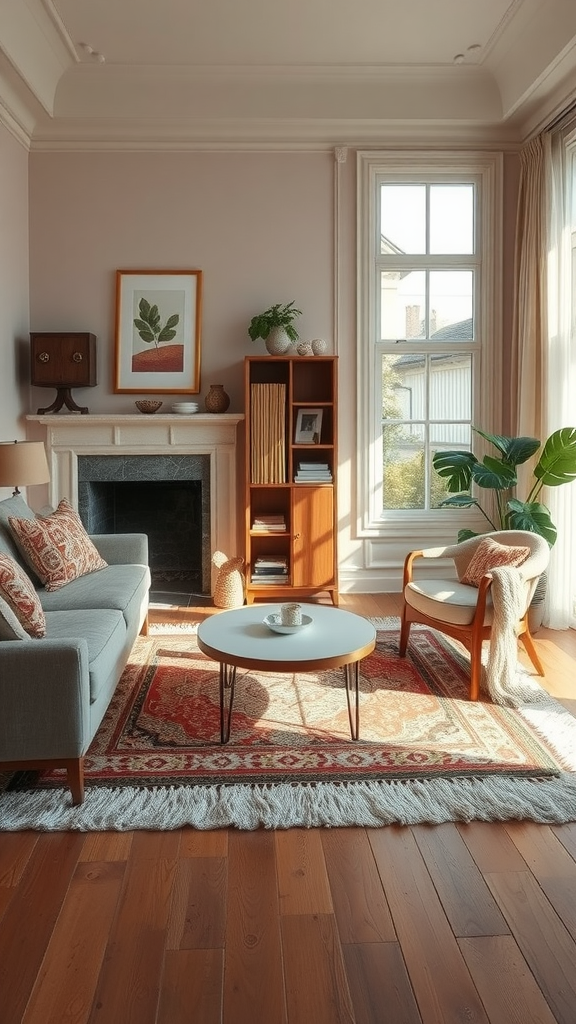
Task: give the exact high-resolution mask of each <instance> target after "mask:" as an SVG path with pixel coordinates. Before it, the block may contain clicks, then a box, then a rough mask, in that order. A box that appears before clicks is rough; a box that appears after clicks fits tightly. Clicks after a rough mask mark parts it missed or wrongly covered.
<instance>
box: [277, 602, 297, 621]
mask: <svg viewBox="0 0 576 1024" xmlns="http://www.w3.org/2000/svg"><path fill="white" fill-rule="evenodd" d="M280 621H281V623H282V625H283V626H301V625H302V608H301V606H300V605H299V604H283V605H281V607H280Z"/></svg>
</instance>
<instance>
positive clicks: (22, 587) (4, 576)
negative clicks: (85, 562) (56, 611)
mask: <svg viewBox="0 0 576 1024" xmlns="http://www.w3.org/2000/svg"><path fill="white" fill-rule="evenodd" d="M0 596H1V597H3V598H4V601H5V602H6V604H7V605H8V606H9V607H10V608H11V609H12V611H13V612H14V615H15V616H16V618H17V619H18V622H19V623H20V625H21V626H22V628H23V629H25V630H26V633H27V634H28V636H34V637H41V636H46V619H45V617H44V609H43V608H42V605H41V604H40V599H39V597H38V594H37V593H36V591H35V590H34V587H33V586H32V582H31V580H29V579H28V577H27V575H26V573H25V572H24V570H23V569H21V568H20V566H19V565H18V562H15V561H14V559H13V558H10V555H3V554H1V553H0Z"/></svg>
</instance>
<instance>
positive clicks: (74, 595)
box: [39, 565, 150, 622]
mask: <svg viewBox="0 0 576 1024" xmlns="http://www.w3.org/2000/svg"><path fill="white" fill-rule="evenodd" d="M149 587H150V570H149V569H148V566H146V565H108V566H106V568H105V569H102V571H101V572H96V573H92V574H91V575H88V576H81V577H80V578H79V579H77V580H73V581H72V583H69V584H68V585H67V586H66V587H62V588H61V589H60V590H56V591H51V592H49V591H47V590H41V591H40V593H39V596H40V600H41V602H42V607H43V608H44V611H45V612H49V611H62V610H66V609H68V608H116V609H118V610H119V611H121V612H122V613H123V615H124V618H125V620H126V621H127V622H128V621H129V620H130V619H132V618H134V619H136V618H138V614H139V609H140V608H141V607H142V604H143V602H144V601H145V600H146V595H147V593H148V589H149Z"/></svg>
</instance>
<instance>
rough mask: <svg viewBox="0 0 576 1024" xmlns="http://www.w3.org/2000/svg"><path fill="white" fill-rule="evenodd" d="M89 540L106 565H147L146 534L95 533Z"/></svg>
mask: <svg viewBox="0 0 576 1024" xmlns="http://www.w3.org/2000/svg"><path fill="white" fill-rule="evenodd" d="M90 540H91V541H92V543H93V544H94V545H95V547H96V548H97V549H98V552H99V554H100V555H101V556H102V558H103V559H104V561H105V562H108V565H148V535H147V534H146V533H96V534H90Z"/></svg>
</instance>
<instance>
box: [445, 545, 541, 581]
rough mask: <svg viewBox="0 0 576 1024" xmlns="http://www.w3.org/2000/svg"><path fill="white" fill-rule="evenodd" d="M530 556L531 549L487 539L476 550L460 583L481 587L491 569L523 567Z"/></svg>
mask: <svg viewBox="0 0 576 1024" xmlns="http://www.w3.org/2000/svg"><path fill="white" fill-rule="evenodd" d="M529 554H530V548H526V547H520V546H518V547H513V546H512V545H511V544H499V543H498V541H496V540H494V539H493V538H492V537H486V538H485V539H484V540H483V541H481V542H480V544H479V545H478V547H477V548H476V551H475V552H474V554H473V555H472V558H471V559H470V561H469V563H468V566H467V568H466V572H465V573H464V575H463V577H462V579H461V580H460V582H461V583H467V584H468V586H470V587H479V586H480V580H481V579H482V577H483V576H485V575H486V573H487V572H490V570H491V569H496V568H498V566H500V565H512V566H518V565H522V562H525V561H526V559H527V558H528V555H529Z"/></svg>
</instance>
